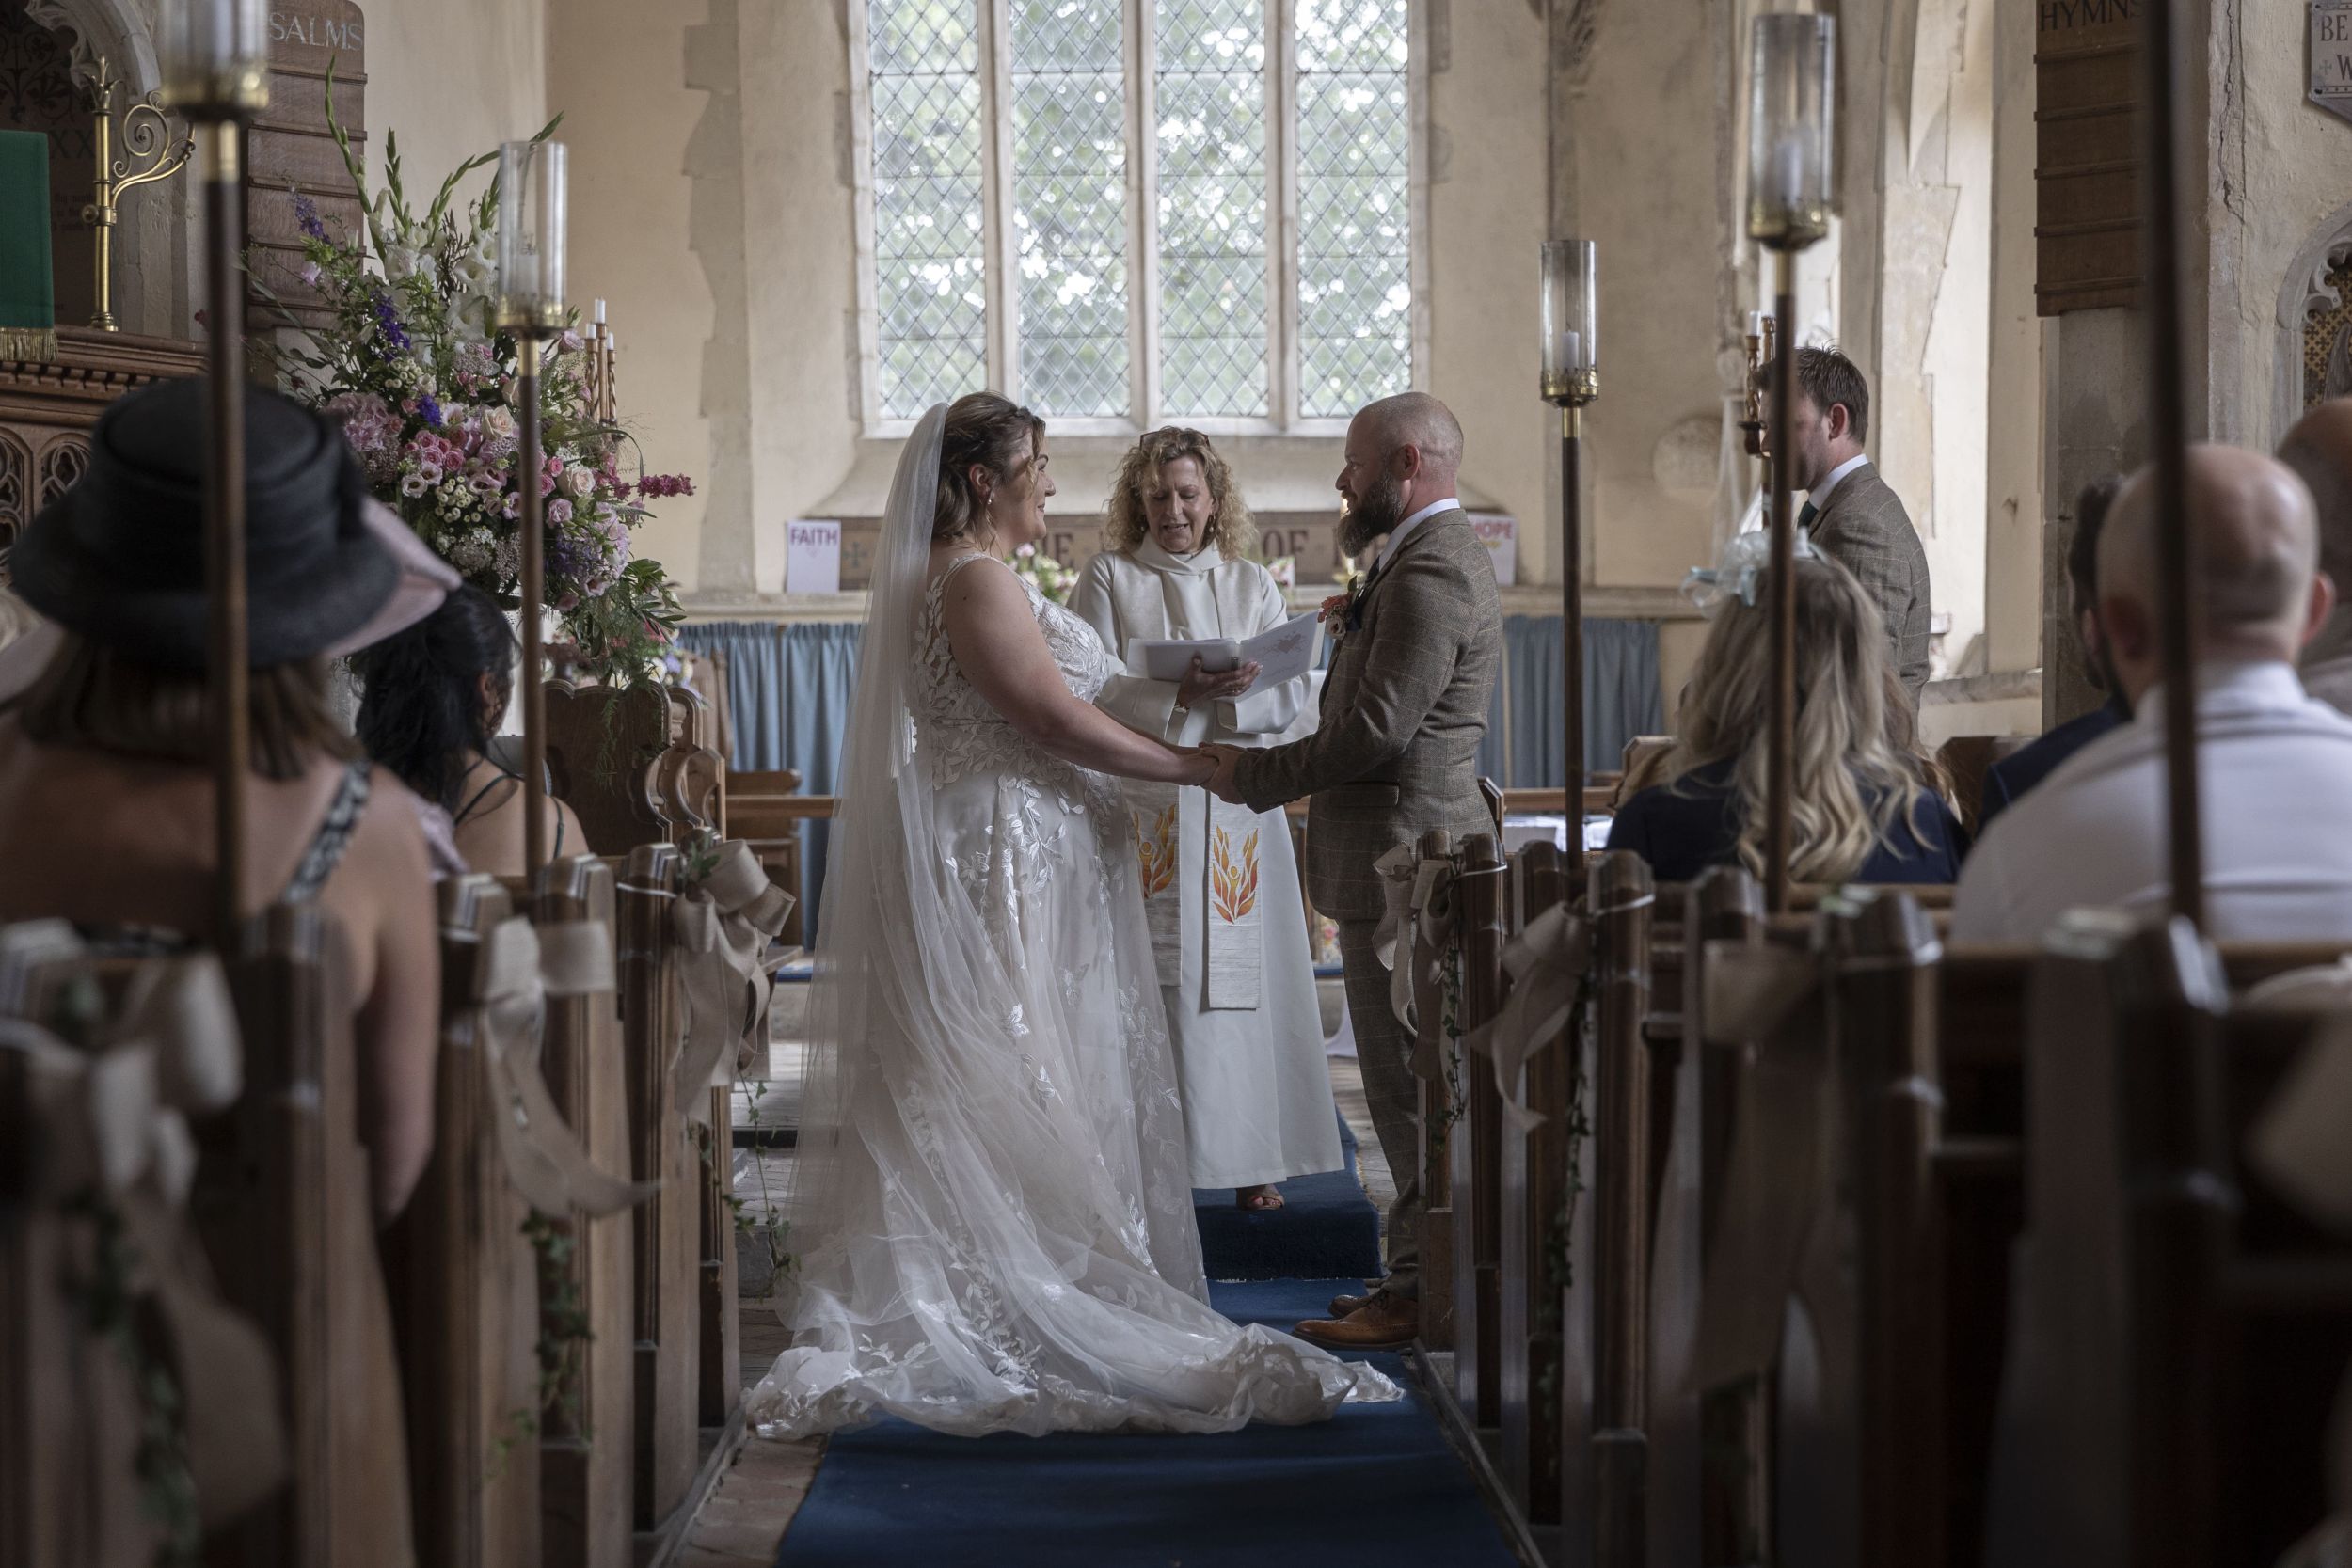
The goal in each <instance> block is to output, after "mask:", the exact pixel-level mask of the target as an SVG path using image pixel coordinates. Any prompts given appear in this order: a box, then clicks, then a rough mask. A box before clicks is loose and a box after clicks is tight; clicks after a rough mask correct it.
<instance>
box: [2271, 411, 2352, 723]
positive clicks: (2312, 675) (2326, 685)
mask: <svg viewBox="0 0 2352 1568" xmlns="http://www.w3.org/2000/svg"><path fill="white" fill-rule="evenodd" d="M2279 461H2280V462H2281V463H2284V464H2285V465H2286V466H2287V467H2290V468H2293V469H2294V470H2295V473H2296V478H2298V479H2300V480H2301V481H2302V482H2303V483H2304V484H2305V485H2306V486H2307V487H2309V488H2310V490H2311V493H2312V504H2313V505H2314V506H2316V507H2317V508H2318V510H2319V569H2320V570H2321V571H2322V572H2325V573H2326V574H2327V575H2328V580H2329V581H2330V582H2332V583H2334V584H2335V585H2336V608H2335V612H2334V613H2333V614H2331V615H2329V616H2328V624H2327V625H2326V626H2322V627H2320V628H2319V635H2318V636H2316V637H2314V638H2312V641H2311V646H2309V647H2307V648H2305V649H2304V650H2303V657H2302V672H2303V689H2304V690H2306V691H2308V692H2310V693H2311V694H2312V696H2314V697H2316V698H2318V699H2319V700H2320V701H2321V702H2323V703H2326V704H2327V705H2328V706H2329V707H2332V708H2334V709H2335V710H2336V711H2337V712H2339V713H2352V604H2347V603H2345V602H2344V595H2345V593H2346V590H2347V589H2352V398H2329V399H2328V401H2327V402H2325V403H2323V404H2320V405H2319V406H2318V407H2316V408H2314V409H2312V411H2311V412H2310V413H2308V414H2306V415H2304V416H2303V417H2302V418H2301V419H2299V420H2296V421H2295V428H2293V429H2292V430H2290V431H2288V432H2287V436H2286V439H2285V440H2283V441H2281V442H2280V443H2279Z"/></svg>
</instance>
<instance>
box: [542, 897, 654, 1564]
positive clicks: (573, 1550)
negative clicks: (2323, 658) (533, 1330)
mask: <svg viewBox="0 0 2352 1568" xmlns="http://www.w3.org/2000/svg"><path fill="white" fill-rule="evenodd" d="M617 913H618V911H617V907H616V895H615V892H614V886H613V876H612V867H611V866H610V865H609V864H608V863H605V862H604V861H602V860H599V859H597V858H596V856H594V855H580V856H577V857H574V858H572V859H568V860H561V861H557V862H555V863H552V864H550V865H548V866H546V867H544V868H543V869H542V870H541V871H540V874H539V878H538V884H537V893H536V896H535V897H534V898H533V899H532V923H533V924H534V925H537V926H540V927H552V926H557V925H564V924H573V923H589V924H593V925H596V926H599V927H603V929H604V931H605V932H606V933H607V939H606V940H607V941H608V942H612V945H613V948H614V954H615V958H616V959H617V958H618V948H619V934H620V933H619V927H618V924H617ZM615 970H616V973H617V970H618V964H617V962H616V965H615ZM547 1009H548V1022H547V1035H546V1039H545V1042H544V1044H543V1045H542V1047H541V1053H540V1070H541V1072H542V1074H543V1076H544V1077H545V1079H546V1081H547V1085H548V1094H549V1095H550V1096H551V1097H552V1098H553V1100H554V1101H555V1104H556V1107H557V1109H558V1110H559V1111H560V1112H561V1113H562V1114H563V1117H564V1123H565V1125H567V1126H568V1127H570V1128H571V1130H572V1132H573V1135H574V1136H575V1137H577V1138H578V1139H579V1140H580V1144H581V1146H582V1147H583V1148H585V1149H586V1151H587V1153H588V1155H589V1157H590V1158H591V1159H592V1160H594V1161H595V1162H596V1164H597V1166H598V1167H600V1168H601V1169H603V1170H606V1171H611V1172H614V1173H620V1172H624V1171H627V1170H628V1169H629V1168H630V1145H629V1109H628V1087H627V1083H626V1078H627V1061H626V1058H625V1055H624V1053H623V1050H622V1043H621V1020H620V1011H619V1007H618V1002H617V997H616V995H615V994H614V993H613V992H612V991H591V992H588V993H585V994H582V995H577V996H550V997H549V998H548V1001H547ZM538 1219H539V1222H540V1223H541V1224H543V1225H545V1226H546V1227H547V1228H548V1233H549V1235H550V1237H551V1238H553V1239H555V1240H556V1241H557V1242H559V1243H562V1245H563V1247H564V1250H565V1251H567V1252H568V1257H566V1258H564V1259H563V1261H562V1262H561V1264H560V1266H557V1267H554V1268H552V1269H549V1270H543V1272H542V1283H543V1287H544V1288H545V1291H546V1300H545V1303H544V1309H543V1312H542V1316H541V1327H542V1331H543V1332H544V1333H545V1334H546V1335H547V1337H548V1340H549V1342H550V1343H553V1344H559V1345H564V1346H566V1347H567V1348H566V1349H565V1350H564V1353H563V1354H562V1355H561V1358H560V1361H559V1364H558V1365H557V1366H556V1367H555V1368H554V1369H553V1370H551V1372H550V1374H549V1376H548V1380H547V1384H546V1400H545V1402H544V1403H543V1405H542V1407H541V1425H540V1440H539V1452H540V1464H541V1477H542V1479H541V1495H542V1513H541V1516H542V1521H543V1523H542V1529H543V1532H544V1539H545V1546H544V1549H543V1555H542V1557H541V1561H542V1562H543V1563H544V1564H545V1568H626V1565H627V1564H628V1563H629V1561H630V1560H631V1543H630V1527H631V1520H630V1513H631V1510H630V1506H629V1493H630V1478H631V1472H632V1468H633V1454H632V1451H631V1450H632V1436H633V1433H634V1431H635V1428H636V1419H637V1388H636V1371H635V1368H634V1367H633V1366H632V1365H631V1362H632V1360H633V1352H632V1350H631V1338H632V1330H633V1327H634V1323H633V1319H634V1303H633V1300H632V1287H633V1283H634V1277H635V1258H634V1246H633V1243H634V1240H635V1236H634V1232H635V1227H636V1220H635V1219H634V1217H633V1211H627V1210H625V1211H621V1212H614V1213H609V1214H603V1215H596V1216H589V1215H566V1216H561V1217H557V1216H548V1215H541V1216H538ZM582 1336H584V1337H585V1338H584V1340H583V1339H582V1338H581V1337H582Z"/></svg>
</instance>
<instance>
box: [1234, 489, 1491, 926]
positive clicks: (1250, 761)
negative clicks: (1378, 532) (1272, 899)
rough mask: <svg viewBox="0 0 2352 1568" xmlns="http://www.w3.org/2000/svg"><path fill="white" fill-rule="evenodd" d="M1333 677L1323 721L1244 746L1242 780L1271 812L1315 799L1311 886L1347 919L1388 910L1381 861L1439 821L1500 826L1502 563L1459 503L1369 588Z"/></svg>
mask: <svg viewBox="0 0 2352 1568" xmlns="http://www.w3.org/2000/svg"><path fill="white" fill-rule="evenodd" d="M1359 611H1360V616H1359V625H1358V626H1356V627H1355V628H1354V629H1352V630H1349V631H1347V632H1345V633H1344V634H1343V635H1342V637H1341V638H1340V641H1339V645H1338V646H1337V647H1336V648H1335V649H1334V650H1333V652H1332V655H1331V668H1330V670H1329V672H1328V673H1327V674H1326V675H1325V677H1324V684H1323V720H1322V723H1321V725H1320V726H1319V727H1318V728H1317V729H1316V731H1315V733H1314V734H1312V735H1311V736H1306V737H1305V738H1304V739H1301V740H1295V741H1293V742H1292V743H1290V744H1289V745H1287V746H1274V747H1269V748H1267V749H1265V750H1263V751H1255V752H1242V753H1241V756H1240V758H1239V760H1238V761H1237V762H1236V763H1235V764H1234V769H1233V781H1234V784H1235V785H1236V786H1237V788H1238V789H1239V791H1240V794H1241V796H1242V798H1243V800H1246V801H1247V802H1248V804H1249V805H1251V806H1253V807H1255V808H1257V809H1258V810H1260V811H1264V810H1267V809H1269V808H1271V807H1274V806H1279V805H1281V804H1282V803H1284V802H1285V801H1289V800H1297V799H1298V798H1299V797H1300V796H1302V795H1304V796H1311V797H1312V799H1311V800H1309V802H1308V806H1307V893H1308V895H1309V896H1310V897H1311V898H1312V899H1313V900H1314V904H1315V908H1316V909H1318V910H1320V911H1323V912H1324V913H1325V914H1327V915H1330V916H1331V917H1332V918H1334V919H1337V920H1374V919H1377V918H1378V917H1379V915H1380V911H1381V898H1380V879H1379V877H1378V875H1377V874H1376V873H1375V872H1374V870H1373V863H1374V862H1375V861H1377V860H1378V859H1379V858H1380V857H1381V856H1382V855H1384V854H1387V853H1388V852H1389V851H1390V850H1391V849H1393V848H1394V847H1397V846H1398V845H1400V844H1408V843H1411V842H1413V841H1414V840H1416V839H1418V838H1420V837H1421V835H1422V832H1425V831H1427V830H1428V829H1431V828H1443V829H1445V830H1446V831H1448V832H1451V833H1453V834H1454V837H1455V839H1456V840H1457V841H1458V840H1459V839H1461V838H1462V837H1464V836H1466V835H1468V834H1470V833H1491V832H1494V826H1495V824H1494V817H1493V816H1491V815H1489V813H1488V812H1487V809H1486V800H1485V798H1484V797H1482V796H1481V795H1480V794H1479V793H1478V744H1479V742H1480V741H1481V740H1483V739H1484V738H1485V737H1486V706H1487V702H1488V700H1489V699H1490V698H1491V697H1492V695H1493V693H1494V684H1495V674H1496V672H1497V671H1498V670H1499V669H1500V668H1501V667H1502V597H1501V595H1500V594H1497V593H1496V592H1495V570H1494V561H1493V558H1492V557H1491V556H1489V555H1488V554H1487V553H1486V546H1484V545H1482V544H1480V543H1479V541H1478V536H1477V534H1475V533H1473V532H1472V531H1470V522H1469V520H1468V519H1467V518H1466V517H1465V516H1464V515H1462V513H1461V512H1460V511H1459V510H1455V511H1451V512H1439V513H1436V514H1434V515H1431V516H1430V517H1428V518H1427V519H1425V520H1424V521H1423V522H1422V524H1421V525H1420V526H1419V527H1417V528H1416V529H1414V530H1413V531H1412V532H1411V533H1408V534H1406V536H1405V541H1404V543H1403V544H1401V545H1399V546H1397V547H1396V554H1395V555H1393V556H1391V558H1390V560H1389V563H1388V564H1387V565H1386V566H1385V567H1382V568H1381V569H1380V573H1379V576H1378V577H1377V578H1375V580H1374V582H1373V584H1372V586H1371V588H1370V589H1369V590H1367V591H1366V592H1365V594H1364V596H1363V600H1362V603H1361V604H1360V605H1359Z"/></svg>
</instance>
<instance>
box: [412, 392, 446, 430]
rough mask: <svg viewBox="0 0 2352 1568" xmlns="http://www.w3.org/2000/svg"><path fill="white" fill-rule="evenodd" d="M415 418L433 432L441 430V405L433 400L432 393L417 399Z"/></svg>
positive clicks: (426, 393) (423, 394) (424, 394)
mask: <svg viewBox="0 0 2352 1568" xmlns="http://www.w3.org/2000/svg"><path fill="white" fill-rule="evenodd" d="M417 418H419V419H421V420H423V421H424V422H425V423H426V424H427V425H429V426H430V427H432V428H433V429H435V430H438V429H440V428H441V405H440V404H439V403H437V402H436V401H435V400H434V397H433V394H432V393H430V392H425V393H422V394H421V395H420V396H419V397H418V399H417Z"/></svg>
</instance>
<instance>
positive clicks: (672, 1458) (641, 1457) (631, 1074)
mask: <svg viewBox="0 0 2352 1568" xmlns="http://www.w3.org/2000/svg"><path fill="white" fill-rule="evenodd" d="M679 878H680V863H679V855H678V851H677V850H676V849H675V847H671V846H669V845H666V844H660V845H641V846H639V847H637V848H635V849H632V850H630V851H629V853H628V859H627V861H626V862H625V863H624V864H623V867H622V871H621V877H620V883H619V887H618V890H617V893H616V896H615V906H616V921H617V927H618V929H619V931H620V941H621V946H620V953H621V975H620V979H621V1024H622V1057H623V1060H624V1062H625V1064H626V1068H627V1087H628V1125H629V1168H630V1174H631V1175H632V1176H633V1177H634V1178H635V1179H636V1180H639V1181H650V1182H659V1183H660V1191H658V1192H657V1193H656V1194H655V1195H654V1196H652V1197H651V1198H649V1199H647V1200H646V1201H645V1202H644V1203H642V1204H640V1205H638V1206H637V1208H636V1209H634V1210H633V1211H631V1212H632V1214H633V1215H634V1223H633V1226H632V1254H633V1259H634V1272H635V1290H634V1292H633V1294H634V1308H635V1309H634V1312H633V1314H632V1318H633V1326H632V1334H633V1341H634V1346H635V1367H636V1406H637V1424H636V1454H635V1466H634V1480H633V1482H632V1486H631V1492H632V1495H633V1497H634V1498H635V1508H636V1526H637V1528H639V1529H640V1530H648V1529H653V1528H658V1527H659V1526H660V1524H661V1523H662V1521H663V1520H665V1519H667V1518H668V1517H669V1515H670V1513H672V1512H673V1511H674V1510H675V1508H676V1507H677V1506H678V1504H679V1503H680V1502H681V1501H682V1500H684V1499H685V1497H686V1495H687V1493H688V1490H689V1489H690V1488H691V1485H692V1484H693V1479H694V1472H695V1467H696V1465H697V1461H698V1458H699V1452H698V1449H699V1443H700V1437H699V1430H698V1429H699V1426H700V1420H699V1417H700V1405H701V1387H702V1383H701V1379H702V1350H701V1307H700V1305H699V1304H700V1299H701V1290H702V1281H701V1275H702V1193H703V1180H702V1175H701V1169H700V1156H699V1154H698V1152H697V1150H696V1148H695V1145H694V1142H693V1140H692V1139H691V1137H690V1135H689V1132H688V1129H687V1123H686V1118H685V1117H684V1115H683V1112H682V1108H681V1107H680V1106H679V1105H678V1103H677V1101H676V1098H675V1093H674V1089H673V1085H672V1072H673V1069H674V1068H675V1064H676V1060H677V1053H678V1046H679V1043H680V1040H681V1038H682V1036H683V1030H684V1025H683V1022H682V1021H681V1017H680V1013H679V1000H678V990H677V965H676V937H675V927H673V925H672V923H671V921H672V911H673V910H674V909H675V906H676V903H677V898H678V892H679Z"/></svg>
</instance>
